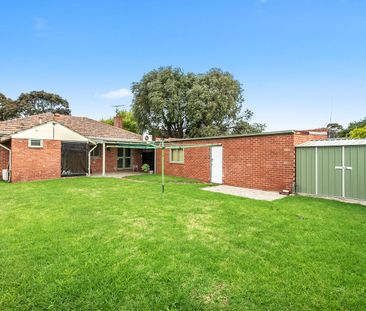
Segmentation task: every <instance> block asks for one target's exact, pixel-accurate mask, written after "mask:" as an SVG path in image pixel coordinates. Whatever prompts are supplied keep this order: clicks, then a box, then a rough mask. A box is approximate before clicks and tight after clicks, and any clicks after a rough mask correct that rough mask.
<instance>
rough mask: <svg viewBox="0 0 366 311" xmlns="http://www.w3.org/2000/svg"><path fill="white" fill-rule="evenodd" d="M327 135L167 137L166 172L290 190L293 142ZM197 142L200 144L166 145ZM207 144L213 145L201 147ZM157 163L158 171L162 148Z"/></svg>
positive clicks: (303, 133)
mask: <svg viewBox="0 0 366 311" xmlns="http://www.w3.org/2000/svg"><path fill="white" fill-rule="evenodd" d="M326 138H327V133H326V132H318V131H281V132H272V133H260V134H248V135H232V136H221V137H209V138H195V139H194V138H192V139H180V140H169V143H167V144H166V145H167V146H168V148H167V149H165V153H164V158H165V161H164V166H165V174H167V175H175V176H181V177H187V178H195V179H198V180H201V181H203V182H214V183H223V184H226V185H232V186H238V187H245V188H254V189H262V190H273V191H281V190H290V191H291V190H292V189H293V185H294V182H295V146H296V145H298V144H301V143H304V142H306V141H309V140H318V139H326ZM196 144H197V145H201V147H199V148H189V149H179V148H177V149H174V148H173V149H169V146H170V147H174V146H182V145H190V146H192V145H196ZM207 144H213V145H215V146H206V147H204V145H207ZM156 167H157V172H158V173H160V172H161V150H159V151H158V152H157V159H156Z"/></svg>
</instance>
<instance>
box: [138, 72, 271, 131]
mask: <svg viewBox="0 0 366 311" xmlns="http://www.w3.org/2000/svg"><path fill="white" fill-rule="evenodd" d="M132 92H133V94H134V100H133V113H134V116H135V118H136V120H137V123H138V125H139V128H140V130H148V131H150V132H151V133H153V134H156V135H159V136H161V137H176V138H183V137H202V136H214V135H225V134H231V133H236V134H238V133H251V132H258V131H262V130H263V129H264V127H265V125H263V124H254V125H252V124H250V123H249V121H250V120H251V117H252V112H251V111H249V110H246V111H245V112H244V113H242V103H243V101H244V100H243V95H242V94H243V90H242V88H241V85H240V83H239V81H237V80H235V79H234V78H233V76H232V75H231V74H230V73H228V72H223V71H222V70H220V69H211V70H210V71H209V72H207V73H206V74H193V73H188V74H185V73H184V72H183V71H182V70H181V69H180V68H171V67H163V68H159V69H158V70H152V71H150V72H149V73H147V74H145V75H144V76H143V78H142V79H141V81H140V82H137V83H133V85H132Z"/></svg>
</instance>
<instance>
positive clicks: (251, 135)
mask: <svg viewBox="0 0 366 311" xmlns="http://www.w3.org/2000/svg"><path fill="white" fill-rule="evenodd" d="M296 133H298V131H294V130H288V131H274V132H263V133H251V134H238V135H223V136H211V137H196V138H180V139H178V138H177V139H166V140H165V142H166V143H169V142H179V141H193V140H210V139H227V138H242V137H253V136H269V135H286V134H296Z"/></svg>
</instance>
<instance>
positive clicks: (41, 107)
mask: <svg viewBox="0 0 366 311" xmlns="http://www.w3.org/2000/svg"><path fill="white" fill-rule="evenodd" d="M17 101H18V103H19V105H20V107H21V108H22V114H23V115H34V114H39V113H45V112H52V113H60V114H65V115H69V114H71V110H70V107H69V103H68V101H67V100H66V99H64V98H62V97H61V96H60V95H57V94H53V93H47V92H45V91H33V92H30V93H22V94H20V96H19V97H18V99H17Z"/></svg>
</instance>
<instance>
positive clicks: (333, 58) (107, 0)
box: [0, 0, 366, 130]
mask: <svg viewBox="0 0 366 311" xmlns="http://www.w3.org/2000/svg"><path fill="white" fill-rule="evenodd" d="M1 11H2V14H1V19H0V40H1V41H0V42H1V47H0V92H2V93H4V94H6V95H7V96H8V97H11V98H16V97H17V96H18V95H19V94H20V93H21V92H25V91H31V90H42V89H43V90H45V91H49V92H55V93H58V94H60V95H61V96H63V97H64V98H66V99H67V100H68V101H69V102H70V105H71V108H72V112H73V114H74V115H85V116H90V117H92V118H96V119H100V118H101V117H108V116H111V115H113V114H114V108H113V107H112V105H118V104H123V105H125V107H126V108H128V107H129V105H130V104H131V100H132V97H131V96H130V94H129V92H128V89H129V88H130V86H131V83H132V82H134V81H138V80H140V78H141V77H142V75H143V74H144V73H146V72H148V71H149V70H151V69H155V68H158V67H160V66H167V65H171V66H175V67H181V68H182V69H183V70H184V71H193V72H205V71H207V70H209V69H210V68H212V67H219V68H221V69H223V70H225V71H229V72H231V73H232V74H233V75H234V77H235V78H236V79H238V80H239V81H240V82H241V83H242V85H243V88H244V90H245V93H244V97H245V100H246V101H245V103H244V106H245V107H246V108H250V109H251V110H253V111H254V121H256V122H262V123H266V124H267V129H268V130H282V129H303V128H314V127H320V126H324V125H326V124H327V122H328V121H329V117H330V112H331V110H332V111H333V121H334V122H339V123H341V124H344V125H346V124H347V123H348V122H350V121H353V120H358V119H361V118H363V117H365V115H366V1H362V0H359V1H352V0H348V1H347V0H333V1H326V0H287V1H285V0H245V1H244V0H242V1H212V0H211V1H199V0H195V1H194V0H179V1H178V0H176V1H174V0H170V1H112V0H103V1H91V0H89V1H75V0H74V1H65V0H64V1H46V0H44V1H40V0H38V1H37V0H34V1H26V0H24V1H17V0H12V1H3V2H2V4H1Z"/></svg>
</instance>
